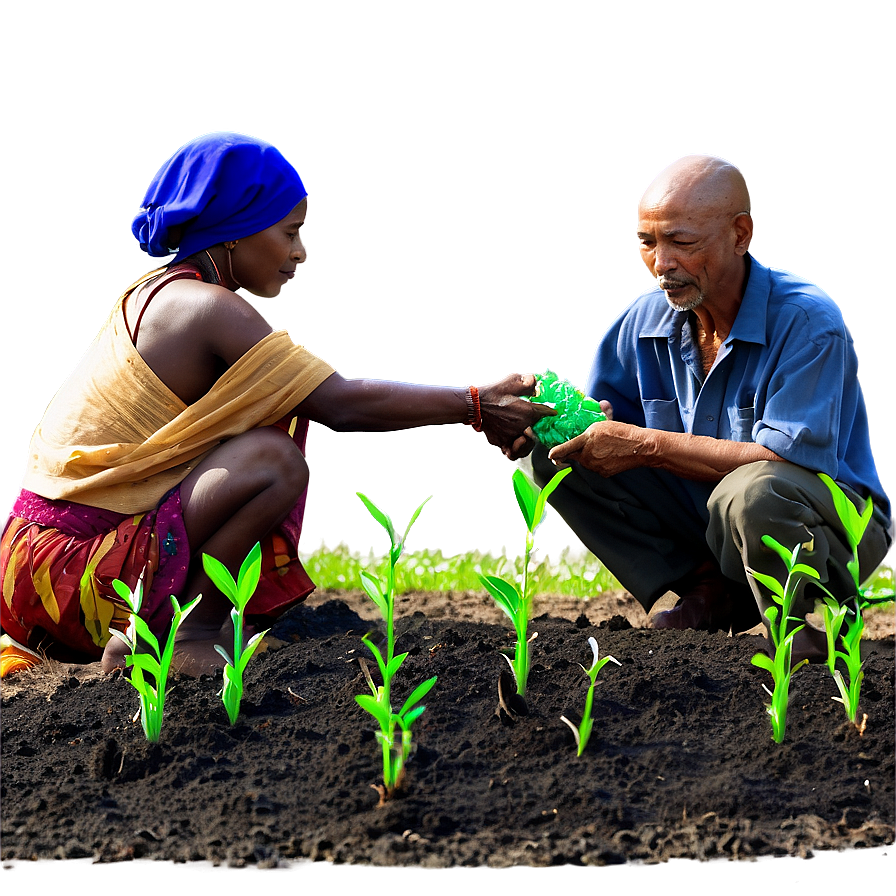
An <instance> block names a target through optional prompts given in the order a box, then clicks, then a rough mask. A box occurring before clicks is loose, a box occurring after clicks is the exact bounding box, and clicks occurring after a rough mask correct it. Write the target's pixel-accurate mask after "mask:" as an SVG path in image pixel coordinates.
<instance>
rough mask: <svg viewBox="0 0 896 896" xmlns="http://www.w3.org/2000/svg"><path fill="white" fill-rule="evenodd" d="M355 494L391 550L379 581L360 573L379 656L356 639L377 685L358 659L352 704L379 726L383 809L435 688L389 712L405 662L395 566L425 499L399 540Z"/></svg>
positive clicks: (426, 687)
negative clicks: (379, 633) (361, 688)
mask: <svg viewBox="0 0 896 896" xmlns="http://www.w3.org/2000/svg"><path fill="white" fill-rule="evenodd" d="M357 494H358V497H359V498H360V499H361V501H362V502H363V503H364V506H365V507H366V508H367V509H368V511H370V515H371V516H372V517H373V518H374V519H375V520H376V521H377V522H378V523H379V524H380V525H381V526H382V527H383V528H384V529H385V530H386V532H387V534H388V535H389V541H390V545H391V547H390V550H389V557H388V563H387V565H386V580H385V582H384V581H382V580H381V579H380V578H379V576H377V575H375V574H374V573H372V572H369V571H363V572H362V573H361V585H362V587H363V588H364V592H365V593H366V594H367V596H368V597H369V598H370V599H371V600H372V601H373V603H374V604H375V606H376V608H377V609H378V610H379V612H380V615H381V616H382V617H383V620H384V622H385V623H386V644H385V655H384V654H383V651H382V650H381V649H380V648H379V647H378V646H377V644H376V642H375V641H374V639H373V638H372V637H371V635H370V633H368V634H366V635H364V637H363V638H362V639H361V640H362V641H363V643H364V644H365V645H366V646H367V648H368V650H370V652H371V653H372V654H373V657H374V659H375V660H376V664H377V666H378V667H379V672H380V677H381V678H382V682H383V683H382V684H381V685H377V684H376V683H375V682H374V680H373V676H372V675H371V674H370V669H369V668H368V666H367V664H366V663H365V662H364V660H361V669H362V671H363V672H364V677H365V678H366V680H367V685H368V687H369V688H370V693H369V694H359V695H357V696H356V697H355V700H356V701H357V703H358V705H359V706H360V707H361V708H362V709H364V710H366V711H367V712H369V713H370V715H372V716H373V718H374V719H375V720H376V722H377V724H378V725H379V731H377V732H376V737H377V740H378V741H379V743H380V746H381V748H382V756H383V783H382V785H378V786H377V785H374V787H375V789H376V790H377V791H378V792H379V794H380V805H383V804H385V803H386V802H387V801H388V800H390V799H392V797H394V796H395V795H396V794H398V793H399V792H400V791H401V790H402V786H403V783H404V772H405V765H406V763H407V760H408V758H409V756H410V755H411V750H412V748H413V737H412V733H411V728H412V726H413V724H414V722H416V721H417V719H419V718H420V716H421V715H422V714H423V712H424V711H425V709H426V707H425V706H424V705H423V704H422V703H421V702H420V701H421V700H423V698H424V697H425V696H426V695H427V694H428V693H429V692H430V690H432V687H433V685H434V684H435V683H436V676H433V677H432V678H429V679H427V680H426V681H424V682H423V683H422V684H419V685H418V686H417V687H416V688H414V690H413V691H411V694H410V696H409V697H408V698H407V699H406V700H405V701H404V703H403V704H402V706H401V709H400V710H399V711H398V712H394V711H393V710H392V683H393V679H394V677H395V673H396V672H398V670H399V669H400V668H401V664H402V663H403V662H404V661H405V659H406V658H407V653H400V654H397V655H396V653H395V564H396V563H397V562H398V559H399V558H400V557H401V554H402V551H403V550H404V545H405V542H406V541H407V537H408V533H409V532H410V531H411V526H413V525H414V523H415V522H416V520H417V517H418V516H419V515H420V511H421V510H422V509H423V506H424V504H426V501H428V500H429V498H427V499H426V501H424V502H423V503H422V504H421V505H420V506H419V507H418V508H417V509H416V510H415V511H414V514H413V516H412V517H411V521H410V522H409V523H408V525H407V528H406V529H405V530H404V535H402V536H401V537H400V538H399V537H398V536H397V534H396V531H395V527H394V526H393V524H392V520H391V519H390V518H389V516H388V514H386V513H384V512H383V511H382V510H380V509H379V507H377V506H376V505H375V504H374V503H373V502H372V501H371V500H370V499H369V498H368V497H366V496H365V495H362V494H361V493H360V492H358V493H357Z"/></svg>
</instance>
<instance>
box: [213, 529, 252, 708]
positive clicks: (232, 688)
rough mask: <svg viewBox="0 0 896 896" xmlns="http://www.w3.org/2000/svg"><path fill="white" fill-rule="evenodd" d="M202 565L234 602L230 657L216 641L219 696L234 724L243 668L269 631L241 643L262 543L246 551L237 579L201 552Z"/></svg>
mask: <svg viewBox="0 0 896 896" xmlns="http://www.w3.org/2000/svg"><path fill="white" fill-rule="evenodd" d="M202 566H203V569H205V572H206V575H208V577H209V578H210V579H211V580H212V582H213V583H214V585H215V586H216V587H217V588H218V589H219V590H220V591H221V592H222V594H224V595H225V596H226V597H227V599H228V600H229V601H230V602H231V603H232V604H233V609H232V610H231V611H230V619H231V621H232V622H233V657H232V658H231V656H230V654H229V653H228V652H227V651H226V650H225V649H224V648H223V647H222V646H221V645H220V644H215V650H217V651H218V653H220V654H221V656H222V657H224V661H225V663H226V665H225V666H224V687H223V688H222V689H221V692H220V696H221V699H222V700H223V702H224V708H225V709H226V710H227V717H228V718H229V719H230V724H231V725H235V724H236V720H237V717H238V716H239V714H240V703H241V702H242V699H243V673H244V672H245V671H246V666H247V665H248V663H249V660H250V659H252V655H253V654H254V653H255V651H256V650H257V649H258V645H259V644H261V639H262V638H263V637H264V636H265V635H266V634H267V633H268V630H267V629H266V630H265V631H263V632H258V633H257V634H255V635H253V636H252V637H251V638H250V639H249V642H248V643H247V644H246V646H245V648H244V647H243V629H244V624H243V614H244V612H245V609H246V604H248V603H249V598H251V597H252V595H253V594H254V593H255V589H256V588H257V587H258V580H259V579H260V578H261V545H260V544H258V543H256V545H255V547H253V548H252V550H251V551H249V554H248V556H247V557H246V559H245V560H244V561H243V563H242V566H240V571H239V573H238V574H237V578H236V581H234V579H233V576H232V575H231V574H230V571H229V570H228V569H227V567H226V566H224V564H223V563H221V561H220V560H216V559H215V558H214V557H210V556H209V555H208V554H203V555H202Z"/></svg>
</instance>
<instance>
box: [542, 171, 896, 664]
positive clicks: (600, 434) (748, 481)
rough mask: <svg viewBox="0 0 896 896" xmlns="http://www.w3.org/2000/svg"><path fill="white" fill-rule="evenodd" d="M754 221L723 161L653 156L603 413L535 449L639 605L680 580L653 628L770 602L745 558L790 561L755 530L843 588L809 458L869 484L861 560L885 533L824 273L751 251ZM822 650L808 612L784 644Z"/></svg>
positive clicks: (605, 371) (580, 530)
mask: <svg viewBox="0 0 896 896" xmlns="http://www.w3.org/2000/svg"><path fill="white" fill-rule="evenodd" d="M752 234H753V220H752V218H751V216H750V197H749V193H748V191H747V186H746V183H745V181H744V178H743V176H742V175H741V173H740V172H739V171H738V170H737V169H736V168H734V167H733V166H732V165H730V164H729V163H727V162H725V161H723V160H722V159H716V158H711V157H706V156H687V157H685V158H683V159H680V160H678V161H677V162H675V163H673V164H672V165H670V166H669V167H668V168H666V169H665V170H664V171H662V172H661V173H660V174H659V175H658V176H657V178H656V179H655V180H654V181H653V183H651V185H650V186H649V187H648V188H647V191H646V192H645V193H644V196H643V198H642V199H641V202H640V205H639V209H638V239H639V240H640V243H641V257H642V258H643V260H644V263H645V264H646V265H647V268H648V269H649V270H650V272H651V274H652V275H653V276H654V277H655V278H656V281H657V287H656V288H655V289H653V290H652V291H650V292H648V293H645V294H644V295H642V296H641V297H640V298H639V299H638V300H637V301H636V302H634V304H632V305H631V306H630V307H629V308H628V309H626V311H625V312H623V314H622V315H621V316H620V317H619V319H618V320H617V321H616V323H615V324H614V325H613V326H612V327H611V329H610V331H609V332H608V333H607V335H606V336H605V337H604V339H603V340H602V342H601V343H600V346H599V348H598V351H597V356H596V358H595V362H594V368H593V370H592V375H591V380H590V383H589V386H588V394H589V395H591V396H593V397H594V398H596V399H599V400H600V401H601V404H602V406H603V408H604V411H605V413H606V414H607V417H608V420H607V422H604V423H597V424H594V425H592V426H591V427H590V428H589V429H588V430H587V431H586V432H585V433H583V434H582V435H580V436H578V437H577V438H575V439H572V440H571V441H569V442H567V443H566V444H564V445H560V446H558V447H556V448H554V449H552V450H551V451H550V454H549V455H548V453H547V452H546V450H545V449H544V448H543V447H542V446H537V447H536V450H535V452H534V453H533V467H534V470H535V473H536V478H537V479H538V481H539V482H541V483H542V484H543V483H544V482H545V481H546V480H547V479H549V478H550V476H551V475H552V474H553V472H554V471H555V469H554V466H553V464H560V465H563V464H572V466H573V468H574V471H575V472H574V473H573V474H571V475H569V476H567V477H566V479H565V480H564V481H563V483H562V485H561V486H560V488H559V489H558V490H557V491H556V492H555V493H554V497H553V498H552V501H551V503H552V504H553V505H554V506H555V507H556V508H557V510H558V511H559V512H560V514H561V515H562V516H563V517H564V519H565V520H566V521H567V523H569V525H570V526H571V527H572V529H573V530H574V531H575V532H576V534H577V535H578V536H579V537H580V538H581V539H582V541H583V542H584V544H585V545H586V546H587V547H588V548H589V549H590V550H591V551H593V552H594V553H595V554H596V555H597V556H598V557H599V558H600V559H601V560H602V561H603V562H604V563H605V564H606V566H607V567H608V568H609V569H610V570H611V571H612V572H613V573H614V575H616V577H617V578H618V579H619V581H620V582H621V583H622V584H623V585H624V586H625V587H626V588H627V589H628V590H629V591H630V592H631V593H632V594H633V595H634V596H635V597H636V598H637V599H638V600H639V601H640V603H641V604H642V605H643V606H644V608H645V609H646V610H648V611H649V610H650V609H651V607H652V606H653V604H654V603H655V601H656V600H657V599H658V598H659V597H661V596H662V595H663V594H664V593H665V592H666V591H673V592H674V593H675V594H677V595H678V596H679V598H680V599H679V601H678V603H677V605H676V606H675V607H674V608H672V609H670V610H667V611H665V612H661V613H658V614H656V615H655V616H654V617H653V625H654V626H655V627H656V628H677V629H682V628H694V629H704V630H710V631H718V630H724V631H727V630H729V629H734V630H735V631H745V630H746V629H748V628H750V627H752V626H753V625H755V624H756V623H757V622H759V621H760V614H759V612H757V607H758V610H759V611H764V609H765V608H766V607H768V606H769V605H770V603H771V602H770V599H769V598H768V596H767V595H766V594H765V593H764V592H763V590H762V588H761V587H760V586H759V584H758V583H757V582H756V581H755V580H754V579H752V577H748V576H747V574H746V572H745V567H749V568H751V569H754V570H757V571H761V572H766V573H768V574H770V575H774V576H776V577H779V578H780V577H781V576H782V574H783V572H784V570H783V565H782V563H781V560H780V558H779V557H778V556H777V554H775V553H774V552H772V551H771V550H769V549H768V548H766V547H765V546H764V545H763V544H762V542H761V536H762V535H765V534H768V535H771V536H773V537H774V538H776V539H777V540H778V541H779V542H781V543H782V544H783V545H785V546H786V547H788V548H790V547H794V546H796V545H797V544H800V545H804V548H803V551H802V553H801V558H802V560H803V561H804V562H808V563H811V564H812V565H813V566H814V567H815V568H816V569H817V570H818V571H819V572H820V574H821V581H822V582H824V583H826V587H828V588H829V589H831V590H832V591H833V592H834V594H836V595H838V596H842V597H843V598H844V599H846V598H848V597H849V596H851V594H852V593H853V592H854V585H853V582H852V577H851V575H850V574H849V572H848V570H847V568H846V563H847V561H848V560H849V559H850V558H851V556H852V554H851V550H850V548H849V545H848V542H847V540H846V537H845V534H844V533H843V531H842V527H841V526H840V524H839V522H838V519H837V515H836V512H835V509H834V506H833V502H832V499H831V496H830V493H829V492H828V489H827V487H826V486H825V485H824V483H823V482H822V480H821V479H820V478H819V477H818V476H817V475H816V474H817V473H818V472H823V473H827V474H828V475H829V476H831V477H832V478H833V479H835V480H836V481H837V482H838V483H839V484H840V485H841V487H843V488H844V490H845V491H846V493H847V495H848V496H849V497H850V498H852V499H853V500H854V502H855V503H857V505H858V506H859V507H860V508H861V506H863V504H864V499H865V498H868V497H871V498H872V499H873V502H874V516H873V518H872V520H871V522H870V524H869V526H868V529H867V531H866V534H865V538H864V539H863V541H862V544H861V548H860V554H859V556H860V566H861V571H862V575H867V574H870V573H871V572H872V571H873V570H874V568H875V567H876V566H877V565H878V564H879V563H880V562H881V560H882V559H883V557H884V556H885V555H886V552H887V550H888V547H889V544H890V543H892V539H893V526H892V521H891V519H890V504H889V501H888V499H887V497H886V495H885V494H884V492H883V489H882V488H881V484H880V481H879V478H878V475H877V472H876V469H875V465H874V460H873V458H872V455H871V448H870V442H869V435H868V424H867V417H866V413H865V405H864V399H863V397H862V393H861V389H860V388H859V384H858V380H857V378H856V370H857V359H856V355H855V351H854V349H853V344H852V339H851V337H850V335H849V332H848V331H847V329H846V327H845V325H844V323H843V319H842V316H841V314H840V312H839V310H838V309H837V307H836V305H835V304H834V303H833V302H832V301H831V299H830V298H829V297H828V296H827V295H826V294H825V293H824V292H822V291H821V290H820V289H818V288H817V287H816V286H813V285H812V284H809V283H805V282H803V281H801V280H799V279H798V278H796V277H794V276H793V275H791V274H788V273H786V272H784V271H778V270H772V269H769V268H766V267H763V266H762V265H761V264H760V263H759V262H758V261H756V260H755V259H753V258H752V257H751V256H750V255H749V252H748V250H749V246H750V239H751V237H752ZM552 462H553V463H552ZM811 603H812V598H811V595H806V596H804V597H801V599H800V602H799V604H798V606H797V607H796V610H797V612H799V613H800V614H803V615H804V614H805V613H807V612H811V610H812V609H813V607H812V606H811ZM824 655H825V641H824V634H823V633H822V632H819V631H817V630H816V629H812V628H811V627H807V629H806V630H804V633H802V634H801V637H800V638H799V640H798V643H797V644H795V646H794V657H795V658H799V657H802V656H806V657H808V658H809V659H822V658H823V657H824Z"/></svg>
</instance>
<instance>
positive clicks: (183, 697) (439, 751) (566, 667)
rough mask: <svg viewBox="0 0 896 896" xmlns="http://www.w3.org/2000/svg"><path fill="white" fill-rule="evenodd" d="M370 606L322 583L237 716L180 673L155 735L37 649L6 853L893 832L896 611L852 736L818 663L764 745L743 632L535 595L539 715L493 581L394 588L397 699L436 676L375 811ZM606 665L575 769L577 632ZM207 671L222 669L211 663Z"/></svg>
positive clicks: (101, 684) (808, 840)
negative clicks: (513, 713)
mask: <svg viewBox="0 0 896 896" xmlns="http://www.w3.org/2000/svg"><path fill="white" fill-rule="evenodd" d="M371 609H372V607H371V605H370V604H369V602H367V601H366V598H363V597H362V596H360V595H358V594H353V593H339V594H322V595H314V596H312V598H311V599H310V600H309V601H308V602H307V603H306V604H304V605H302V606H299V607H297V608H295V609H294V610H292V611H291V612H290V613H288V614H287V615H286V616H284V617H283V618H282V619H281V620H280V621H279V622H278V623H277V625H276V626H275V627H274V629H273V631H272V633H271V636H269V638H268V639H267V645H268V646H267V649H266V650H265V651H264V652H263V653H260V654H258V655H257V657H256V659H254V660H253V661H252V663H251V664H250V666H249V669H248V672H247V681H246V694H245V698H244V701H243V707H242V713H241V716H240V719H239V721H238V722H237V724H236V725H235V726H234V727H231V726H230V725H229V724H228V721H227V716H226V713H225V711H224V708H223V706H222V705H221V702H220V700H219V699H218V698H217V697H216V692H217V690H219V688H220V680H213V679H211V678H210V677H206V678H205V679H199V680H191V679H186V678H178V679H176V680H174V681H172V689H171V692H170V697H169V700H168V704H167V708H166V717H165V722H164V725H163V728H162V737H161V741H160V743H159V744H156V745H150V744H147V743H146V741H145V739H144V737H143V732H142V729H141V728H140V724H139V722H136V723H135V722H133V721H132V717H133V715H134V712H135V710H136V708H137V697H136V692H135V691H134V690H133V688H132V687H131V686H130V684H129V683H128V682H127V681H126V680H125V679H123V678H122V677H121V676H120V675H115V676H103V675H102V673H100V672H99V671H98V667H97V666H95V665H93V666H80V667H79V666H62V665H57V664H51V663H46V664H44V665H43V666H42V667H40V668H39V669H38V670H37V671H35V672H32V673H28V674H26V675H20V676H17V677H14V678H10V679H7V680H6V681H5V682H4V684H3V695H2V725H3V742H2V763H3V776H2V794H0V796H2V834H3V843H2V850H3V858H4V859H30V858H54V857H55V858H75V857H94V858H97V859H99V860H101V861H117V860H124V859H131V858H153V859H165V860H174V861H191V860H211V861H213V862H222V863H225V862H226V863H230V864H234V865H240V864H245V863H257V864H259V865H265V866H274V865H277V864H280V863H283V862H287V861H289V860H290V859H293V858H311V859H326V860H331V861H334V862H368V863H374V864H394V865H405V864H419V865H424V866H449V865H490V866H506V865H512V864H525V865H558V864H567V863H572V864H608V863H621V862H626V861H631V860H642V861H647V862H653V861H663V860H665V859H668V858H672V857H689V858H696V859H704V858H712V857H729V858H733V859H748V858H752V857H755V856H760V855H783V854H788V855H802V856H808V855H810V854H811V852H812V851H813V850H817V849H828V848H837V849H839V848H847V847H849V848H853V847H864V846H868V847H870V846H880V845H884V844H888V843H892V842H893V839H894V774H896V773H894V727H896V725H894V641H893V634H892V631H893V629H892V618H891V616H884V617H883V619H884V626H883V630H882V631H878V632H877V635H878V637H876V638H875V639H874V640H867V641H866V642H865V643H864V644H863V653H864V656H865V657H866V664H865V683H864V687H863V692H862V707H861V711H862V712H864V713H867V715H868V720H867V725H866V727H865V731H864V733H863V734H862V735H860V734H859V732H858V731H857V730H856V728H855V727H854V726H852V725H850V724H849V723H848V722H847V721H846V718H845V714H844V712H843V709H842V707H841V705H840V704H839V703H836V702H835V701H833V700H832V699H831V697H832V696H833V695H835V694H836V693H837V691H836V687H835V685H834V683H833V681H832V680H831V678H830V676H829V674H828V672H827V669H826V668H825V667H824V666H811V667H804V668H803V669H801V670H799V671H798V672H797V673H796V675H795V676H794V681H793V688H792V697H791V704H790V710H789V715H788V724H787V736H786V739H785V741H784V743H783V744H780V745H779V744H775V743H774V741H772V739H771V726H770V724H769V721H768V718H767V716H766V713H765V709H764V704H765V702H766V701H767V699H768V698H767V695H766V694H765V692H764V690H763V688H762V685H763V683H767V684H769V685H770V684H771V682H770V681H769V680H768V676H767V675H766V674H765V673H763V672H761V671H760V670H759V669H757V668H756V667H754V666H752V665H751V664H750V657H751V656H752V655H753V654H754V653H755V652H756V651H758V650H759V649H761V647H762V646H763V643H764V639H763V638H761V637H760V636H758V635H756V634H747V635H741V636H738V637H733V638H732V637H726V636H724V635H721V634H706V633H701V632H674V631H656V630H651V629H648V628H646V627H645V624H646V617H644V614H643V611H641V610H640V608H637V607H635V606H633V605H632V604H631V602H630V601H627V600H626V597H625V596H624V595H602V596H601V597H600V598H596V599H595V600H593V601H590V602H584V603H583V602H578V601H573V600H571V599H559V598H558V599H551V598H542V599H541V600H540V601H539V609H540V610H546V611H548V612H549V613H550V614H551V615H542V616H539V617H538V618H537V619H535V620H534V621H533V623H532V626H531V630H533V631H537V632H538V638H537V640H536V641H535V643H534V645H533V668H532V674H531V678H530V685H529V692H528V695H527V696H528V703H529V714H528V715H527V716H518V717H517V718H516V719H511V718H509V717H508V716H507V715H506V714H501V713H499V712H497V711H496V710H497V709H498V693H497V683H498V678H499V675H500V673H501V672H502V671H504V670H505V669H506V668H507V664H506V662H505V660H504V659H502V658H501V656H500V653H501V651H509V650H511V649H512V634H511V630H510V626H509V624H508V623H507V622H506V620H504V619H503V617H501V615H500V614H499V613H498V611H497V610H496V609H495V608H494V607H493V605H492V604H491V601H490V599H489V598H487V597H486V596H485V595H482V594H449V595H445V594H415V595H408V596H405V597H403V598H401V599H400V600H399V601H398V606H397V616H398V619H399V623H398V631H399V635H400V636H399V642H398V646H399V648H400V649H401V650H402V651H405V650H406V651H409V653H410V655H409V657H408V659H407V661H406V662H405V664H404V666H403V667H402V669H401V672H400V673H399V677H398V680H397V684H396V690H397V696H398V697H399V698H400V697H403V696H405V695H406V694H407V693H408V692H409V691H410V689H411V688H412V687H413V686H415V685H416V684H418V683H419V682H421V681H423V679H425V678H428V677H430V676H432V675H438V683H437V684H436V687H435V688H434V690H433V691H432V692H431V693H430V695H429V697H428V698H427V705H428V708H427V710H426V712H425V713H424V715H423V716H422V718H421V719H420V721H419V722H418V723H417V725H416V727H415V740H416V742H417V750H416V754H415V755H414V757H413V759H412V761H411V763H410V765H409V767H408V775H407V792H406V794H405V795H404V796H403V797H402V798H400V799H396V800H394V801H393V802H391V803H390V804H388V805H387V806H386V807H384V808H378V807H377V800H378V797H377V793H376V792H375V790H374V789H373V786H372V785H375V784H376V783H377V782H378V777H379V775H380V774H381V772H380V753H379V745H378V744H377V742H376V740H375V738H374V733H373V727H372V720H371V718H370V717H369V716H368V715H367V714H366V713H364V712H363V711H362V710H361V709H360V708H359V707H358V706H357V704H356V703H355V701H354V695H355V694H360V693H364V691H365V687H366V685H365V682H364V679H363V676H362V673H361V670H360V667H359V664H358V659H359V658H360V657H364V656H365V655H366V648H365V647H364V646H363V645H362V643H361V636H362V635H363V634H364V633H365V632H366V631H368V630H369V629H370V628H371V627H372V626H373V624H374V623H373V622H372V620H373V613H371V612H370V610H371ZM589 636H594V637H595V638H596V639H597V641H598V644H599V645H600V650H601V654H602V655H603V654H607V653H609V654H612V655H613V656H615V657H616V658H617V659H618V660H620V662H621V663H622V666H621V668H620V667H617V666H614V665H612V664H610V665H608V666H606V667H605V668H604V669H603V671H602V672H601V674H600V677H599V678H598V687H597V692H596V698H595V704H594V717H595V727H594V732H593V734H592V737H591V742H590V743H589V745H588V748H587V750H586V751H585V753H584V755H583V756H582V757H581V758H576V751H575V747H574V744H573V737H572V733H571V732H570V731H569V729H568V728H567V727H566V725H564V724H563V723H562V722H561V721H560V716H561V715H566V716H568V717H570V718H572V717H574V716H575V717H577V714H578V713H579V712H580V711H581V708H582V705H583V702H584V696H585V687H586V685H587V680H586V678H585V675H584V674H583V672H582V669H581V667H580V665H579V664H580V663H586V664H587V663H589V662H590V658H591V654H590V649H589V647H588V644H587V638H588V637H589ZM219 679H220V676H219Z"/></svg>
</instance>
